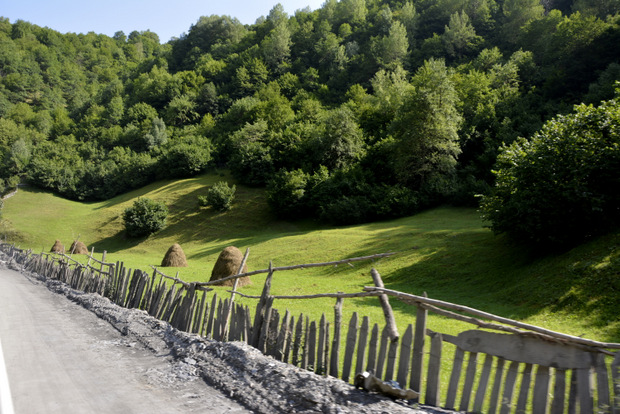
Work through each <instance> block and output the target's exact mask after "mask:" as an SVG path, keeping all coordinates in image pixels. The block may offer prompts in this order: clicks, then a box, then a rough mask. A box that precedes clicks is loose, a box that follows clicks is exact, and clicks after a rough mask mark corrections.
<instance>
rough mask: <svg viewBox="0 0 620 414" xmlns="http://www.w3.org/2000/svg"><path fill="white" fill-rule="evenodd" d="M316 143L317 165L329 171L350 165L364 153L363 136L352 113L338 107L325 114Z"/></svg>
mask: <svg viewBox="0 0 620 414" xmlns="http://www.w3.org/2000/svg"><path fill="white" fill-rule="evenodd" d="M319 134H320V135H319V137H318V140H317V142H316V145H317V147H318V148H317V154H318V155H319V159H318V160H317V162H318V163H320V164H322V165H325V166H326V167H328V168H329V169H341V168H345V167H347V166H350V165H352V164H353V163H355V162H356V161H357V160H359V159H360V158H361V157H362V155H363V153H364V135H363V131H362V130H361V128H360V127H359V125H358V124H357V121H356V120H355V116H354V115H353V112H351V110H350V109H349V108H347V107H340V108H336V109H333V110H331V111H329V112H327V114H326V116H325V119H324V120H323V124H322V128H321V129H320V130H319Z"/></svg>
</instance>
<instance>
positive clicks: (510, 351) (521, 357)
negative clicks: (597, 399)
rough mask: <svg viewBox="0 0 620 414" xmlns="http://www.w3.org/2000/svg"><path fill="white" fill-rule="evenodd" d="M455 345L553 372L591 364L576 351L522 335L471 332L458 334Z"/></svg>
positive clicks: (584, 354) (581, 353)
mask: <svg viewBox="0 0 620 414" xmlns="http://www.w3.org/2000/svg"><path fill="white" fill-rule="evenodd" d="M452 338H454V337H452ZM444 339H446V338H444ZM448 339H449V338H448ZM446 340H447V339H446ZM455 345H456V346H458V347H459V348H461V349H463V350H464V351H469V352H482V353H485V354H489V355H493V356H496V357H500V358H504V359H507V360H510V361H516V362H525V363H528V364H534V365H543V366H547V367H553V368H563V369H572V368H589V367H590V364H591V360H590V353H588V352H584V351H582V350H581V349H579V348H577V347H574V346H570V345H564V344H560V343H553V342H548V341H543V340H540V339H538V338H532V337H527V336H523V335H512V334H499V333H494V332H486V331H479V330H470V331H465V332H461V333H460V334H459V335H458V336H457V337H456V340H455Z"/></svg>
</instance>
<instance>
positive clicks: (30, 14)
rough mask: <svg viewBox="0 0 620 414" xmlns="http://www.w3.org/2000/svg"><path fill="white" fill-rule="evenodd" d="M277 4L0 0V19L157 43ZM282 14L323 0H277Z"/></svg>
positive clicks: (271, 0) (252, 16)
mask: <svg viewBox="0 0 620 414" xmlns="http://www.w3.org/2000/svg"><path fill="white" fill-rule="evenodd" d="M277 3H278V1H277V0H258V1H256V0H255V1H252V0H216V1H214V0H105V1H102V0H0V16H3V17H6V18H8V19H9V20H10V21H11V23H15V21H16V20H18V19H21V20H26V21H28V22H30V23H33V24H36V25H38V26H47V27H49V28H51V29H54V30H57V31H59V32H61V33H67V32H74V33H87V32H91V31H92V32H95V33H102V34H106V35H108V36H112V35H113V34H114V33H115V32H117V31H119V30H122V31H123V32H125V34H127V35H128V34H129V33H131V32H132V31H134V30H138V31H142V30H151V31H152V32H155V33H157V34H158V35H159V38H160V40H161V41H162V43H165V42H167V41H168V40H170V38H171V37H178V36H180V35H181V34H182V33H184V32H187V31H188V30H189V28H190V26H191V25H192V24H194V23H196V21H198V18H199V17H200V16H209V15H212V14H217V15H228V16H232V17H236V18H238V19H239V20H240V21H241V22H242V23H246V24H252V23H254V22H255V21H256V19H257V18H258V17H260V16H266V15H267V14H269V11H270V10H271V9H272V8H273V6H274V5H276V4H277ZM279 3H280V4H282V6H284V10H285V11H286V12H287V13H288V14H289V15H293V14H294V13H295V10H298V9H303V8H305V7H308V6H309V7H310V8H311V9H312V10H315V9H317V8H319V7H321V5H322V4H323V3H324V0H280V1H279Z"/></svg>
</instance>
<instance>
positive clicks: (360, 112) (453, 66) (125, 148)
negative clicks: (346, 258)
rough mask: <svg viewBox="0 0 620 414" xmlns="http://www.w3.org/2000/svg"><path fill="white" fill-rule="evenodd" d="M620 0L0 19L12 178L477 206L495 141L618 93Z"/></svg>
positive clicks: (289, 207) (291, 198) (291, 209)
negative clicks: (63, 28) (98, 20)
mask: <svg viewBox="0 0 620 414" xmlns="http://www.w3.org/2000/svg"><path fill="white" fill-rule="evenodd" d="M619 11H620V1H618V0H597V1H589V0H574V1H572V0H542V1H539V0H413V1H398V0H341V1H336V0H327V1H326V2H325V3H324V4H323V6H322V7H321V8H320V9H319V10H316V11H310V10H309V9H305V10H299V11H297V12H295V14H294V15H293V16H289V15H287V14H286V13H285V12H284V10H283V7H282V6H281V5H280V4H278V5H276V6H274V7H273V9H272V10H271V12H270V13H269V15H268V16H267V17H265V18H261V19H259V20H258V21H257V22H256V23H255V24H253V25H243V24H241V23H240V22H239V21H238V20H237V19H235V18H233V17H228V16H205V17H200V19H198V21H197V22H196V23H195V24H194V25H192V26H191V27H190V28H189V30H188V32H187V34H184V35H183V36H181V37H180V38H178V39H173V40H171V41H170V42H168V43H166V44H161V43H160V40H159V38H158V36H157V34H155V33H153V32H150V31H145V32H137V31H134V32H132V33H130V34H129V35H128V36H126V35H125V34H124V33H122V32H118V33H116V34H115V35H114V36H113V37H108V36H104V35H98V34H95V33H92V32H91V33H88V34H72V33H69V34H61V33H58V32H56V31H54V30H51V29H49V28H42V27H38V26H36V25H33V24H30V23H28V22H25V21H16V22H14V23H13V24H11V22H10V21H9V20H8V19H6V18H0V156H1V157H2V160H3V162H2V164H1V169H0V190H1V191H2V192H5V191H8V190H9V189H10V188H12V187H14V186H15V185H16V184H17V182H19V180H20V179H22V178H24V177H26V178H27V179H28V180H30V182H31V183H33V184H35V185H37V186H39V187H42V188H46V189H50V190H52V191H55V192H57V193H59V194H61V195H63V196H66V197H69V198H72V199H76V200H95V199H107V198H110V197H112V196H114V195H117V194H119V193H121V192H125V191H127V190H129V189H133V188H137V187H139V186H143V185H145V184H147V183H149V182H151V181H153V180H156V179H160V178H171V177H188V176H191V175H194V174H197V173H200V172H203V171H205V170H207V169H209V168H210V167H213V166H220V167H223V166H225V167H226V168H228V169H230V171H232V173H233V174H234V176H235V177H236V178H237V179H238V180H239V181H240V182H242V183H244V184H248V185H254V186H266V188H267V189H268V195H269V200H270V204H271V206H272V207H273V208H274V210H275V211H276V212H277V213H278V214H280V215H281V216H284V217H293V218H295V217H315V218H322V219H324V220H327V221H330V222H333V223H340V224H342V223H356V222H363V221H370V220H376V219H383V218H389V217H396V216H402V215H406V214H411V213H413V212H416V211H419V210H420V209H423V208H427V207H429V206H432V205H435V204H438V203H444V202H451V203H455V204H468V205H472V204H475V203H476V198H475V195H477V194H481V193H485V192H487V190H488V189H489V188H490V186H491V185H493V180H494V176H493V174H492V172H491V170H492V169H493V167H494V165H495V161H496V158H497V154H498V153H499V151H500V148H502V146H504V145H505V144H510V143H512V142H513V141H515V140H516V139H517V138H518V137H526V138H528V137H530V136H532V134H534V133H535V132H536V131H538V130H539V129H540V128H541V126H542V125H543V123H544V122H545V121H547V120H549V119H551V118H552V117H554V116H555V115H557V114H564V113H568V112H570V111H571V109H572V107H573V105H574V104H577V103H581V102H585V103H593V104H598V103H599V102H600V101H602V100H608V99H611V98H612V97H613V84H614V81H615V80H618V79H620V48H619V47H618V45H620V14H619Z"/></svg>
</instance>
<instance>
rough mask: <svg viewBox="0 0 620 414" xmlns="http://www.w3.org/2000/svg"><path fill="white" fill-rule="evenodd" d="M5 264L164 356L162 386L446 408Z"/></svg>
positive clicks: (360, 408) (274, 401) (249, 402)
mask: <svg viewBox="0 0 620 414" xmlns="http://www.w3.org/2000/svg"><path fill="white" fill-rule="evenodd" d="M6 265H7V264H6V263H5V264H4V265H0V266H2V267H4V266H6ZM9 267H12V268H13V269H15V270H19V271H21V272H22V274H23V276H25V277H27V278H29V279H31V280H32V281H33V283H39V284H42V285H45V286H46V287H47V289H49V290H50V291H51V292H54V293H56V294H59V295H62V296H65V297H66V298H67V299H69V300H70V301H72V302H74V303H76V304H79V305H80V306H81V307H83V308H85V309H87V310H89V311H90V312H92V313H93V314H94V315H96V316H97V317H98V318H99V319H100V320H102V321H106V322H107V323H109V324H110V325H111V326H112V327H114V329H116V330H117V331H118V332H119V333H120V334H121V337H122V340H123V341H125V342H126V343H130V344H134V345H132V346H135V347H138V348H140V349H143V350H145V351H148V352H150V353H152V354H155V355H160V356H161V355H165V356H166V357H167V358H166V361H167V364H168V369H165V370H162V369H160V370H158V371H157V372H158V374H157V375H154V376H153V381H154V382H157V381H159V382H161V383H162V384H164V383H165V384H167V386H168V387H170V386H171V384H174V383H183V382H188V381H195V380H196V379H197V378H198V379H201V380H202V381H204V382H205V383H206V384H208V385H210V386H213V387H215V388H216V389H217V390H219V391H220V392H221V393H223V394H224V395H225V396H228V397H229V398H231V399H234V400H235V401H236V402H238V403H240V404H241V405H242V406H244V407H245V408H247V409H248V410H250V411H251V412H256V413H269V414H273V413H292V412H297V413H316V412H320V413H394V414H398V413H408V414H412V413H446V412H449V411H445V410H441V409H436V408H434V407H433V408H431V407H426V406H421V405H420V406H418V405H416V406H412V405H407V404H405V403H404V402H394V401H392V400H391V399H389V398H386V397H383V396H380V395H377V394H371V393H367V392H365V391H362V390H358V389H355V388H354V387H353V386H352V385H350V384H347V383H345V382H343V381H341V380H338V379H335V378H332V377H324V376H320V375H317V374H314V373H312V372H310V371H306V370H303V369H301V368H298V367H295V366H293V365H290V364H285V363H282V362H280V361H276V360H275V359H273V358H271V357H268V356H265V355H263V354H262V353H260V352H259V351H258V350H256V349H255V348H253V347H251V346H249V345H247V344H245V343H241V342H219V341H213V340H209V339H206V338H203V337H200V336H198V335H195V334H188V333H185V332H181V331H178V330H177V329H175V328H172V327H171V326H170V325H169V324H168V323H165V322H162V321H160V320H157V319H155V318H153V317H151V316H150V315H148V313H146V312H145V311H141V310H137V309H125V308H122V307H120V306H117V305H116V304H114V303H112V302H111V301H110V300H109V299H107V298H103V297H101V296H99V295H97V294H86V293H83V292H79V291H76V290H74V289H71V288H70V287H68V286H67V285H65V284H64V283H61V282H58V281H55V280H45V279H44V278H42V277H40V276H39V275H36V274H32V273H29V272H25V271H22V269H19V268H18V267H17V266H16V265H14V264H9ZM188 398H195V396H193V397H191V396H190V397H188Z"/></svg>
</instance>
